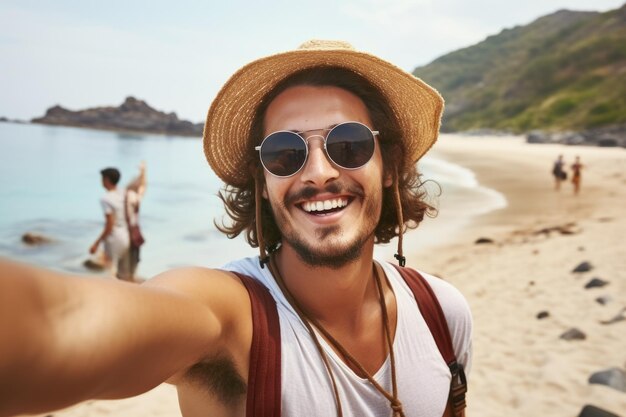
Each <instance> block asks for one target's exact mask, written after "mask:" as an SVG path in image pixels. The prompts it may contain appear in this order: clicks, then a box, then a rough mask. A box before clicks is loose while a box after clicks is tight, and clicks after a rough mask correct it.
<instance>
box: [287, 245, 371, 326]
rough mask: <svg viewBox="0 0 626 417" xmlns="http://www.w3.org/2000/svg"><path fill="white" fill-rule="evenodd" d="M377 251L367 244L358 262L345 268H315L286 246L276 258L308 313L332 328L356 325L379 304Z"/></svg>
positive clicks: (294, 293)
mask: <svg viewBox="0 0 626 417" xmlns="http://www.w3.org/2000/svg"><path fill="white" fill-rule="evenodd" d="M373 251H374V244H373V241H372V242H371V243H370V244H366V245H364V247H363V253H362V254H361V256H359V257H358V258H357V260H355V261H353V262H350V263H348V264H346V265H344V266H342V267H339V268H331V267H323V266H320V267H317V266H316V267H313V266H311V265H308V264H306V263H304V262H302V260H300V258H299V257H298V255H297V254H296V252H295V251H294V249H293V248H292V247H290V246H289V245H283V246H282V247H281V249H280V250H279V251H278V252H277V254H276V255H275V256H276V266H277V267H278V269H279V273H280V275H281V276H282V279H283V281H284V283H285V286H286V287H287V289H288V290H289V292H291V294H292V295H293V297H294V298H295V299H296V300H297V301H298V303H299V304H300V305H301V306H302V308H303V309H304V310H306V312H307V314H309V315H310V316H311V317H314V318H315V319H316V320H318V321H319V322H320V323H326V324H330V325H331V326H336V325H345V326H355V325H357V323H359V322H360V321H361V318H362V317H361V315H362V313H363V311H367V308H368V307H370V304H371V303H376V305H377V304H378V294H377V289H376V286H375V283H374V278H373ZM340 322H341V323H340Z"/></svg>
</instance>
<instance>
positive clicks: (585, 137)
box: [526, 124, 626, 148]
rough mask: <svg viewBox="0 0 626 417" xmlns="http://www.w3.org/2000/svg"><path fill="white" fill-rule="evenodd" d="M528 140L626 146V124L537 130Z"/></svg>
mask: <svg viewBox="0 0 626 417" xmlns="http://www.w3.org/2000/svg"><path fill="white" fill-rule="evenodd" d="M526 142H528V143H562V144H565V145H590V146H602V147H622V148H626V124H623V125H613V126H607V127H601V128H597V129H589V130H584V131H582V132H547V131H541V130H535V131H532V132H529V133H527V134H526Z"/></svg>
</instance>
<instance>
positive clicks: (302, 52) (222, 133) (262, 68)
mask: <svg viewBox="0 0 626 417" xmlns="http://www.w3.org/2000/svg"><path fill="white" fill-rule="evenodd" d="M318 66H339V67H343V68H346V69H349V70H351V71H354V72H355V73H357V74H359V75H361V76H363V77H364V78H366V79H367V80H369V81H370V82H371V83H372V84H373V85H375V86H376V87H378V88H379V89H380V90H381V92H382V93H383V94H384V95H385V97H386V98H387V100H388V101H389V104H390V106H391V109H392V110H393V112H394V113H395V116H396V118H397V120H398V121H399V123H400V127H401V130H402V132H403V141H404V143H405V149H406V154H405V158H406V162H407V163H415V162H416V161H417V160H418V159H419V158H420V157H422V155H424V153H426V151H428V149H430V147H431V146H432V145H433V144H434V143H435V141H436V140H437V136H438V134H439V126H440V123H441V114H442V112H443V98H442V97H441V96H440V95H439V93H438V92H437V91H436V90H434V89H433V88H432V87H430V86H429V85H427V84H426V83H424V82H423V81H421V80H420V79H418V78H415V77H414V76H413V75H411V74H409V73H408V72H406V71H404V70H402V69H400V68H398V67H396V66H395V65H393V64H391V63H389V62H386V61H383V60H382V59H380V58H377V57H375V56H373V55H370V54H367V53H364V52H358V51H356V50H354V49H353V48H352V47H351V46H350V45H349V44H347V43H345V42H339V41H309V42H307V43H305V44H303V45H302V46H300V48H299V49H297V50H294V51H289V52H284V53H280V54H276V55H271V56H268V57H265V58H261V59H259V60H256V61H253V62H251V63H249V64H247V65H246V66H244V67H242V68H241V69H240V70H239V71H237V72H236V73H235V74H233V76H232V77H231V78H230V79H229V80H228V81H227V82H226V84H224V86H223V87H222V89H221V90H220V91H219V93H218V94H217V96H216V97H215V100H213V103H212V104H211V107H210V108H209V112H208V114H207V119H206V123H205V125H204V135H203V136H204V137H203V140H204V153H205V155H206V158H207V161H208V162H209V164H210V165H211V168H213V170H214V171H215V173H216V174H217V175H218V176H219V177H220V178H221V179H222V180H223V181H224V182H225V183H227V184H230V185H233V186H243V185H244V184H246V183H247V182H248V180H249V179H250V178H249V174H248V172H247V169H246V167H245V161H246V154H247V152H249V149H250V148H252V147H254V146H255V145H256V144H254V143H249V136H250V129H251V125H252V119H253V117H254V113H255V111H256V109H257V106H258V105H259V103H260V102H261V99H262V98H263V97H264V96H265V94H267V93H268V92H269V91H270V90H271V89H272V88H274V86H275V85H276V84H277V83H278V82H279V81H281V80H282V79H284V78H286V77H287V76H289V75H291V74H293V73H294V72H297V71H299V70H302V69H306V68H311V67H318ZM382 137H383V140H384V133H383V136H382Z"/></svg>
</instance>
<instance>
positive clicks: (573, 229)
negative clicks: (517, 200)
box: [534, 223, 580, 236]
mask: <svg viewBox="0 0 626 417" xmlns="http://www.w3.org/2000/svg"><path fill="white" fill-rule="evenodd" d="M552 232H555V233H560V234H562V235H575V234H577V233H580V228H577V225H576V223H567V224H561V225H557V226H550V227H544V228H542V229H539V230H537V231H536V232H534V233H535V235H541V234H543V235H546V236H550V234H551V233H552Z"/></svg>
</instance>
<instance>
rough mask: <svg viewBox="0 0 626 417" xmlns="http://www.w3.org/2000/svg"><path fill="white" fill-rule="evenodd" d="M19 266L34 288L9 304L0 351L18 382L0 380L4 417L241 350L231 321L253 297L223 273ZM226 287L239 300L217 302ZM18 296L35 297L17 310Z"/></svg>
mask: <svg viewBox="0 0 626 417" xmlns="http://www.w3.org/2000/svg"><path fill="white" fill-rule="evenodd" d="M0 266H2V270H3V271H2V272H3V273H4V272H6V271H5V267H4V265H0ZM10 272H13V271H9V273H10ZM17 272H18V274H22V275H25V276H23V277H18V278H20V279H27V278H28V279H29V280H30V281H32V282H31V284H32V285H31V286H30V287H29V288H27V289H25V290H24V291H22V292H21V293H19V292H18V294H17V298H18V300H16V301H15V303H13V304H12V305H11V306H5V307H6V308H7V309H9V308H11V309H13V310H14V311H13V313H14V315H15V317H14V320H15V322H14V323H13V324H10V325H9V326H10V328H9V329H8V332H7V333H5V334H7V335H8V338H7V339H5V340H4V341H3V342H2V344H7V345H13V346H9V347H8V348H7V349H4V348H3V349H1V350H0V351H3V352H11V355H9V357H6V358H5V359H0V373H1V375H0V380H3V381H9V380H10V381H11V384H10V385H9V384H0V404H4V405H3V406H0V415H3V412H4V411H6V410H8V411H9V414H10V412H11V411H14V412H39V411H43V410H50V409H54V408H60V407H64V406H67V405H69V404H72V403H76V402H79V401H83V400H86V399H89V398H122V397H129V396H133V395H137V394H139V393H141V392H145V391H147V390H149V389H151V388H153V387H154V386H156V385H158V384H160V383H161V382H164V381H165V380H166V379H168V378H169V377H171V376H172V375H173V374H175V373H178V372H181V371H184V370H185V369H187V368H189V367H190V366H192V365H193V364H194V363H196V362H198V361H200V360H202V359H203V358H205V357H207V356H211V355H216V354H218V353H220V352H222V351H230V350H233V351H235V350H236V347H234V346H235V345H236V343H237V341H238V339H237V335H238V334H239V333H241V332H240V331H239V330H237V329H235V328H234V327H236V326H234V323H236V322H237V321H238V320H240V321H241V323H243V327H244V328H245V320H244V319H243V314H245V311H246V310H245V308H243V310H242V311H237V309H236V308H235V306H237V305H242V304H243V305H245V301H246V300H243V299H241V297H242V295H243V293H242V292H241V291H239V290H238V288H237V283H236V282H234V281H236V280H234V279H233V278H232V277H230V276H229V275H228V274H226V273H224V272H221V271H211V270H206V269H185V270H178V271H172V272H168V273H166V274H163V275H161V276H159V277H158V278H155V279H154V282H153V283H152V282H149V283H148V284H147V285H142V286H139V285H135V284H128V283H124V282H120V281H110V280H103V279H97V278H79V277H71V276H61V275H60V274H57V273H52V272H50V271H43V270H38V269H31V268H22V269H19V268H18V271H17ZM30 278H32V279H30ZM200 284H201V287H198V285H200ZM239 285H240V286H241V284H239ZM221 287H224V291H225V292H224V295H225V296H230V297H232V300H231V301H232V302H231V305H230V307H229V306H228V305H227V303H224V302H220V301H219V296H218V295H217V294H220V288H221ZM243 291H244V292H245V289H243ZM208 293H211V294H213V295H212V296H207V294H208ZM19 298H28V299H29V300H21V301H28V302H25V303H21V304H22V307H20V300H19ZM212 303H215V304H214V305H212ZM248 304H249V303H248ZM5 307H3V308H2V312H4V308H5ZM13 307H15V308H13ZM248 308H249V307H248ZM6 323H7V322H6V321H5V322H1V324H2V325H3V326H4V327H9V326H6ZM4 327H3V328H2V331H3V333H4V330H5V328H4ZM243 333H245V332H243ZM18 347H19V349H23V350H22V351H21V352H20V351H19V349H18ZM33 399H36V401H34V400H33ZM11 404H13V406H14V407H16V408H14V409H12V408H10V407H11ZM20 407H22V408H20ZM23 407H26V408H23Z"/></svg>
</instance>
